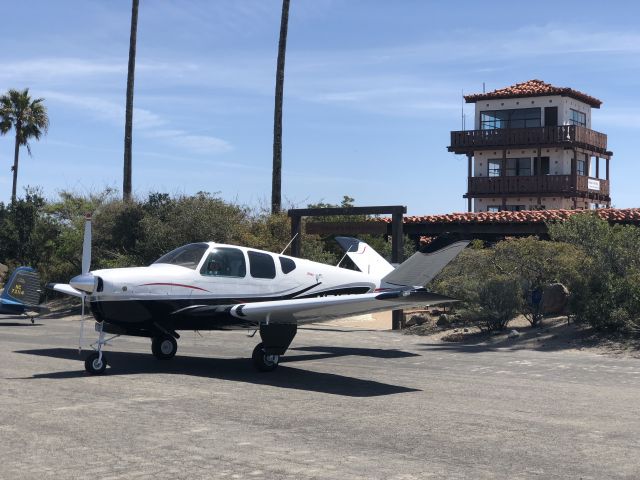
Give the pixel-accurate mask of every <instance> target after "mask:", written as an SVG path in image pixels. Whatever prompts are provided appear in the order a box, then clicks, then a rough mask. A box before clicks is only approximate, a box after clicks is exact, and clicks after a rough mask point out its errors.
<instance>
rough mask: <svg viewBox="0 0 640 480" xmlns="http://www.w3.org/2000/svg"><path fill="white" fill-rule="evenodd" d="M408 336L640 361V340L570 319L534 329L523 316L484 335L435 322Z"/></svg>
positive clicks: (547, 320) (408, 331)
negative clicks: (628, 357)
mask: <svg viewBox="0 0 640 480" xmlns="http://www.w3.org/2000/svg"><path fill="white" fill-rule="evenodd" d="M404 333H405V334H409V335H423V336H426V337H428V339H429V341H430V342H434V343H437V342H456V343H462V344H464V345H474V346H479V347H485V348H507V349H511V350H519V349H533V350H541V351H554V350H570V351H576V352H578V351H588V352H590V353H596V354H602V355H623V356H632V357H636V358H640V338H638V337H625V336H621V335H617V336H607V335H603V334H602V333H600V332H596V331H594V330H593V329H592V328H591V327H589V326H587V325H583V324H576V323H568V322H567V317H565V316H563V317H553V318H545V319H543V320H542V322H541V324H540V325H539V326H536V327H532V326H531V325H530V324H529V322H528V321H527V320H526V319H525V318H524V317H522V316H520V317H517V318H515V319H513V320H512V321H511V322H509V325H508V327H507V329H505V330H504V331H501V332H484V331H480V329H479V328H478V327H474V326H464V325H452V326H451V327H449V328H441V327H437V326H436V325H435V319H431V320H430V321H429V322H427V323H425V324H422V325H416V326H413V327H410V328H407V329H405V330H404Z"/></svg>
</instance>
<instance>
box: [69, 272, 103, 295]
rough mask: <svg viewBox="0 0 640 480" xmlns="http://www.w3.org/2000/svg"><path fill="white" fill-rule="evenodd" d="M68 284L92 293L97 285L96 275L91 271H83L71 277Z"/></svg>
mask: <svg viewBox="0 0 640 480" xmlns="http://www.w3.org/2000/svg"><path fill="white" fill-rule="evenodd" d="M69 285H71V286H72V287H73V288H75V289H76V290H80V291H81V292H85V293H93V292H95V291H96V289H97V287H98V277H96V276H95V275H92V274H91V273H85V274H83V275H78V276H75V277H73V278H72V279H71V281H70V282H69Z"/></svg>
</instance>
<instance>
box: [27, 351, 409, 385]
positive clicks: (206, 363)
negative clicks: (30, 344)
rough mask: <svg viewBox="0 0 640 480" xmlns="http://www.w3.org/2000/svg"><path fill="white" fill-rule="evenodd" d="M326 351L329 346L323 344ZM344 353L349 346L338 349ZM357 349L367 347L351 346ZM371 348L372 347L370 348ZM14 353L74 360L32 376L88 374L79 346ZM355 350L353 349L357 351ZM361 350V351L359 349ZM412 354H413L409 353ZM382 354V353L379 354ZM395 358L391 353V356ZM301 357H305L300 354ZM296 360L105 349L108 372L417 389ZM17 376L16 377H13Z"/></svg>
mask: <svg viewBox="0 0 640 480" xmlns="http://www.w3.org/2000/svg"><path fill="white" fill-rule="evenodd" d="M322 348H323V349H324V350H325V351H326V349H328V348H329V347H322ZM340 350H341V351H343V353H342V354H343V355H349V353H347V352H348V351H349V350H351V349H340ZM353 350H354V351H356V352H358V351H360V350H368V349H353ZM372 350H373V349H372ZM16 353H21V354H25V355H40V356H45V357H52V358H61V359H67V360H77V361H78V370H71V371H62V372H51V373H43V374H36V375H33V376H32V377H26V378H20V379H21V380H27V379H29V380H31V379H42V378H47V379H68V378H82V377H88V376H89V375H88V374H87V373H86V372H85V371H84V365H82V363H81V362H80V360H81V358H80V357H79V355H78V350H76V349H71V348H47V349H34V350H18V351H16ZM357 354H358V353H354V355H357ZM360 354H362V352H361V353H360ZM409 355H413V354H409ZM334 356H336V355H335V354H325V358H326V357H334ZM380 358H384V357H380ZM392 358H394V357H392ZM301 360H307V359H306V358H303V359H301ZM296 361H297V357H296V356H289V357H285V358H284V359H283V361H282V363H281V364H280V366H279V367H278V369H277V370H275V371H274V372H270V373H268V374H264V373H260V372H256V371H255V370H254V369H253V367H252V365H251V362H250V361H248V360H247V359H245V358H234V359H228V358H207V357H193V356H186V355H177V356H176V357H174V358H173V359H172V360H171V361H168V362H164V361H158V360H156V359H155V358H154V357H153V356H151V355H149V354H146V353H130V352H114V351H109V352H108V362H109V367H110V368H108V369H107V371H106V375H108V376H116V375H136V374H158V375H192V376H198V377H203V378H217V379H220V380H229V381H236V382H245V383H252V384H256V385H268V386H273V387H279V388H290V389H296V390H307V391H311V392H319V393H329V394H332V395H342V396H348V397H376V396H381V395H393V394H397V393H408V392H416V391H419V390H417V389H414V388H408V387H403V386H399V385H390V384H386V383H380V382H376V381H373V380H361V379H358V378H353V377H347V376H344V375H338V374H333V373H322V372H314V371H308V370H301V369H298V368H294V367H289V366H287V365H286V364H288V363H294V362H296ZM14 380H16V378H14Z"/></svg>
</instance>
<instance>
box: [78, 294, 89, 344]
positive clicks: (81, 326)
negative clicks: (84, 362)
mask: <svg viewBox="0 0 640 480" xmlns="http://www.w3.org/2000/svg"><path fill="white" fill-rule="evenodd" d="M86 296H87V295H86V294H84V293H83V294H82V316H81V317H80V338H79V339H78V353H82V344H83V343H84V299H85V298H86Z"/></svg>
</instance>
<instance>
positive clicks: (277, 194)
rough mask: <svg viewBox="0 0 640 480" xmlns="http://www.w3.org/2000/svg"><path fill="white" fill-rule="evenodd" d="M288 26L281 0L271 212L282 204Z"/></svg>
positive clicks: (285, 0)
mask: <svg viewBox="0 0 640 480" xmlns="http://www.w3.org/2000/svg"><path fill="white" fill-rule="evenodd" d="M288 26H289V0H282V17H281V19H280V41H279V43H278V64H277V67H276V105H275V112H274V118H273V171H272V174H271V175H272V176H271V213H278V212H280V208H281V206H282V97H283V93H284V58H285V53H286V51H287V27H288Z"/></svg>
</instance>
